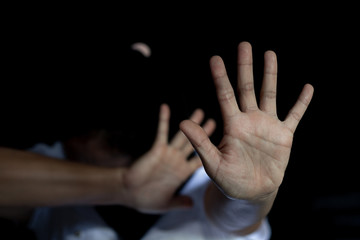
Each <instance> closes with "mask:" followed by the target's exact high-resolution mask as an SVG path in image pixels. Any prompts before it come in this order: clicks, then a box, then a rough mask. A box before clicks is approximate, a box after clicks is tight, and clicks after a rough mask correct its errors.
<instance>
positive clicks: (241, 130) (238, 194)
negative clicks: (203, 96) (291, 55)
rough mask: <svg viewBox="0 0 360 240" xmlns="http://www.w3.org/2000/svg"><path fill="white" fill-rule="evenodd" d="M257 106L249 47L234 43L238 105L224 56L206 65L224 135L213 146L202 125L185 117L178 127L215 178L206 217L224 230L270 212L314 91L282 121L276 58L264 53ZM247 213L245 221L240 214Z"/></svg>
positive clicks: (242, 227)
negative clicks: (208, 67)
mask: <svg viewBox="0 0 360 240" xmlns="http://www.w3.org/2000/svg"><path fill="white" fill-rule="evenodd" d="M264 57H265V69H264V78H263V84H262V89H261V96H260V104H259V105H258V104H257V101H256V97H255V91H254V83H253V73H252V50H251V45H250V44H249V43H247V42H242V43H240V44H239V47H238V86H237V90H238V93H239V106H238V104H237V100H236V98H235V93H234V90H233V88H232V86H231V84H230V81H229V79H228V76H227V73H226V70H225V65H224V63H223V61H222V59H221V58H220V57H218V56H214V57H212V58H211V60H210V67H211V72H212V76H213V79H214V83H215V87H216V92H217V96H218V101H219V104H220V108H221V113H222V117H223V121H224V136H223V138H222V140H221V142H220V144H219V145H218V146H217V147H216V146H214V145H213V144H212V143H211V142H210V139H209V138H208V137H207V136H206V134H205V132H204V131H203V129H202V128H201V127H200V126H199V125H197V124H196V123H194V122H191V121H189V120H185V121H183V122H182V123H181V125H180V128H181V130H182V131H183V132H184V134H185V135H186V136H187V137H188V139H189V140H190V142H191V143H192V144H193V146H194V147H195V149H196V150H197V152H198V153H199V155H200V158H201V160H202V162H203V165H204V168H205V170H206V172H207V174H208V175H209V177H210V178H211V179H212V180H213V182H214V184H212V185H210V186H209V189H208V191H207V193H206V196H205V207H206V211H207V213H208V216H209V217H210V219H212V220H213V222H214V223H215V224H216V225H218V226H219V227H220V228H222V229H223V230H224V231H227V232H231V233H239V234H248V233H250V232H252V231H254V230H256V229H257V227H258V226H259V225H260V223H261V221H262V220H263V219H264V218H265V217H266V216H267V214H268V213H269V211H270V209H271V207H272V205H273V202H274V200H275V198H276V194H277V191H278V188H279V187H280V184H281V182H282V180H283V176H284V173H285V169H286V167H287V164H288V161H289V157H290V150H291V146H292V140H293V134H294V132H295V129H296V127H297V125H298V123H299V121H300V119H301V117H302V116H303V114H304V113H305V110H306V108H307V106H308V104H309V103H310V100H311V98H312V95H313V87H312V86H311V85H309V84H307V85H305V87H304V88H303V90H302V92H301V94H300V96H299V98H298V101H297V102H296V103H295V105H294V107H293V108H292V109H291V110H290V111H289V114H288V116H287V117H286V119H285V120H284V121H280V120H279V119H278V117H277V113H276V81H277V80H276V79H277V61H276V55H275V53H274V52H272V51H267V52H266V53H265V56H264ZM244 215H245V216H247V217H246V219H247V220H246V221H245V222H244V221H243V220H244V219H242V218H241V217H239V216H244Z"/></svg>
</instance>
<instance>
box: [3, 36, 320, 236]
mask: <svg viewBox="0 0 360 240" xmlns="http://www.w3.org/2000/svg"><path fill="white" fill-rule="evenodd" d="M264 59H265V68H264V77H263V84H262V88H261V96H260V102H259V104H258V103H257V101H256V97H255V92H254V84H253V73H252V50H251V45H250V44H249V43H248V42H242V43H240V44H239V47H238V81H237V94H238V100H237V99H236V95H235V92H234V90H233V88H232V86H231V84H230V81H229V79H228V76H227V73H226V69H225V65H224V62H223V60H222V59H221V58H220V57H219V56H214V57H212V58H211V59H210V68H211V73H212V76H213V79H214V84H215V87H216V93H217V97H218V101H219V104H220V108H221V113H222V117H223V122H224V126H223V129H224V135H223V138H222V140H221V142H220V144H219V145H218V146H215V145H213V144H212V143H211V141H210V139H209V136H210V135H211V134H212V132H213V131H214V130H215V122H214V121H213V120H208V121H207V122H205V124H204V125H202V126H200V124H201V122H202V120H203V117H204V113H203V112H202V110H200V109H198V110H196V111H195V112H194V113H193V114H192V116H191V117H190V119H189V120H185V121H183V122H181V124H180V129H181V131H179V132H178V133H177V134H176V135H175V136H174V138H173V139H171V140H170V141H168V132H169V130H168V128H169V119H170V109H169V107H168V106H167V105H166V104H164V105H162V106H161V109H160V114H159V125H158V132H157V136H156V138H155V142H154V144H153V146H152V147H151V149H150V150H149V151H148V152H147V153H145V154H144V155H143V156H141V157H140V158H139V159H138V160H137V161H136V162H135V163H134V164H132V165H131V166H129V167H121V166H117V167H114V166H112V167H106V166H98V165H90V164H85V163H78V162H70V161H59V160H57V159H53V158H49V157H45V156H41V155H38V154H34V153H30V152H26V151H19V150H14V149H8V148H0V160H1V161H0V192H1V194H0V206H2V207H5V208H6V209H7V210H9V209H10V208H12V209H15V208H22V207H37V206H44V205H45V206H59V205H71V204H120V205H124V206H129V207H133V208H135V209H137V210H139V211H142V212H148V213H154V212H157V213H158V212H165V211H169V210H171V209H175V208H184V207H185V208H188V207H191V206H192V202H191V199H190V198H189V197H188V196H177V195H175V194H174V193H175V192H176V190H177V189H178V187H180V186H181V185H182V184H183V182H184V181H185V180H186V179H187V178H188V177H190V176H191V175H192V174H193V172H194V171H195V170H196V169H198V168H199V167H200V166H201V163H202V164H203V166H204V168H205V171H206V172H207V174H208V175H209V177H210V178H211V179H212V180H213V182H212V183H211V184H209V185H208V186H207V191H206V194H205V196H204V204H205V210H206V212H207V214H208V216H209V218H210V219H211V220H212V221H213V222H214V224H216V225H217V226H218V227H220V228H222V229H223V230H224V231H228V232H231V233H235V234H240V235H244V234H248V233H250V232H253V231H255V230H256V229H257V228H258V226H259V225H260V223H261V221H262V220H263V219H264V218H265V217H266V216H267V214H268V212H269V211H270V209H271V207H272V204H273V202H274V200H275V198H276V194H277V192H278V190H279V187H280V185H281V182H282V180H283V177H284V172H285V169H286V167H287V164H288V161H289V157H290V151H291V147H292V141H293V135H294V132H295V130H296V127H297V125H298V124H299V121H300V119H301V118H302V116H303V115H304V113H305V111H306V109H307V107H308V105H309V103H310V101H311V98H312V95H313V91H314V90H313V87H312V86H311V85H310V84H306V85H305V86H304V88H303V90H302V92H301V94H300V96H299V98H298V100H297V102H296V103H295V105H294V106H293V107H292V108H291V109H290V111H289V114H288V115H287V117H286V118H285V120H284V121H281V120H279V119H278V117H277V114H276V79H277V61H276V55H275V53H274V52H272V51H267V52H266V53H265V55H264ZM238 102H239V104H238ZM191 145H192V146H193V147H194V148H195V150H196V151H197V153H198V154H199V156H200V160H199V157H198V156H196V157H193V158H192V159H188V158H189V156H190V155H191V153H192V152H193V148H192V146H191ZM154 193H156V194H154ZM244 201H245V202H244ZM244 203H246V205H247V206H248V207H249V208H247V209H244V208H242V207H240V206H243V205H244ZM249 209H250V211H249ZM245 210H246V214H247V215H246V216H247V217H248V219H250V220H249V221H247V223H246V224H245V225H244V224H243V223H242V222H240V221H239V216H242V215H244V214H245ZM0 215H1V208H0ZM7 216H8V215H7Z"/></svg>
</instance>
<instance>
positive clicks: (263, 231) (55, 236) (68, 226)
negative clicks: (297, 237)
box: [29, 142, 271, 240]
mask: <svg viewBox="0 0 360 240" xmlns="http://www.w3.org/2000/svg"><path fill="white" fill-rule="evenodd" d="M29 150H30V151H33V152H36V153H39V154H43V155H46V156H50V157H55V158H59V159H64V158H65V154H64V151H63V146H62V144H61V143H60V142H56V143H55V144H54V145H53V146H48V145H45V144H42V143H40V144H37V145H35V146H34V147H32V148H31V149H29ZM210 181H211V180H210V178H209V177H208V176H207V174H206V173H205V171H204V168H200V169H198V170H197V171H196V172H195V173H194V174H193V176H192V177H191V178H190V180H189V181H188V182H187V183H186V184H185V186H184V187H183V189H182V191H181V194H184V195H188V196H190V197H191V198H192V199H193V202H194V206H193V207H192V208H191V209H188V210H173V211H170V212H168V213H166V214H164V215H163V216H162V217H161V218H160V219H159V220H158V221H157V222H156V223H155V224H154V226H152V227H151V228H150V229H149V231H148V232H147V233H146V234H145V235H144V236H143V237H142V240H162V239H163V240H185V239H186V240H203V239H206V240H213V239H214V240H215V239H216V240H221V239H224V240H225V239H226V240H268V239H270V236H271V228H270V225H269V223H268V221H267V220H264V221H263V223H262V224H261V226H260V228H259V229H258V230H257V231H255V232H253V233H251V234H249V235H247V236H235V235H230V234H228V233H225V232H223V231H221V229H219V228H217V227H216V226H215V225H213V224H212V223H211V222H210V221H209V219H208V218H207V216H206V213H205V210H204V206H203V198H204V193H205V190H206V187H207V185H208V183H209V182H210ZM29 228H30V229H32V230H33V231H34V232H35V234H36V235H37V237H38V239H39V240H75V239H76V240H80V239H86V240H120V238H119V236H117V234H116V232H115V231H114V230H113V229H111V228H110V227H109V226H107V225H106V223H105V222H104V221H103V220H102V219H101V217H100V216H99V215H98V214H97V212H96V211H95V210H94V209H93V208H92V207H88V206H79V207H72V206H69V207H59V208H47V207H46V208H38V209H37V210H36V211H35V213H34V215H33V217H32V220H31V221H30V224H29Z"/></svg>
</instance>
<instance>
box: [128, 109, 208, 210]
mask: <svg viewBox="0 0 360 240" xmlns="http://www.w3.org/2000/svg"><path fill="white" fill-rule="evenodd" d="M203 118H204V112H203V111H202V110H201V109H197V110H195V111H194V112H193V114H192V115H191V117H190V120H191V121H193V122H195V123H197V124H200V123H201V122H202V120H203ZM169 119H170V108H169V106H168V105H166V104H163V105H161V109H160V114H159V125H158V130H157V136H156V138H155V142H154V144H153V146H152V148H151V149H150V150H149V151H148V152H147V153H145V154H144V155H143V156H141V157H140V158H139V159H138V160H137V161H136V162H135V163H134V164H133V165H132V166H131V167H130V169H129V170H128V171H127V174H126V175H125V178H124V182H125V187H126V189H127V190H128V192H129V194H128V195H130V196H131V199H130V200H129V201H130V202H131V204H130V205H132V206H133V207H134V208H136V209H137V210H139V211H142V212H147V213H158V212H164V211H167V210H171V209H174V208H181V207H190V206H192V200H191V198H190V197H188V196H181V195H179V196H175V195H174V193H175V192H176V190H177V189H178V188H179V187H180V186H181V185H182V184H183V183H184V182H185V180H187V179H188V177H190V176H191V175H192V174H193V173H194V171H195V170H196V169H198V168H199V167H200V166H202V163H201V160H200V158H199V157H198V156H197V155H194V156H192V153H193V152H194V148H193V147H192V145H191V144H190V142H189V141H188V140H187V138H186V137H185V135H184V134H183V133H182V132H181V131H178V132H177V133H176V135H175V136H174V137H173V139H172V140H171V141H170V143H169V142H168V134H169ZM203 128H204V131H205V132H206V133H205V134H207V136H208V135H209V136H210V135H211V134H212V133H213V132H214V130H215V121H214V120H212V119H209V120H207V121H206V122H205V124H204V125H203ZM189 157H190V159H189Z"/></svg>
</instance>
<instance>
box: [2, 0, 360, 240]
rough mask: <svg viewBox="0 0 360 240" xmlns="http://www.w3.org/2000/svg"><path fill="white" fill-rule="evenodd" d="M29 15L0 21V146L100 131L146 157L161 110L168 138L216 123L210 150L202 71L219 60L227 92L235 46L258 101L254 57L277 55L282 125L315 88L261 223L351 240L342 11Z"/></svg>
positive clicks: (350, 67)
mask: <svg viewBox="0 0 360 240" xmlns="http://www.w3.org/2000/svg"><path fill="white" fill-rule="evenodd" d="M18 7H19V6H18ZM31 7H32V8H31V11H28V10H27V6H21V8H11V14H9V15H8V16H6V17H4V18H3V25H2V26H3V27H2V34H1V35H2V37H1V38H2V42H3V43H2V46H1V52H2V54H1V58H2V61H1V62H2V63H1V65H2V67H1V69H2V70H1V85H0V104H1V120H0V129H1V134H0V135H1V139H0V140H1V145H4V146H11V147H16V148H27V147H30V146H31V145H32V144H34V143H36V142H47V143H51V142H53V141H56V140H59V139H60V140H61V139H66V138H68V137H70V136H73V135H74V134H79V133H82V132H84V131H86V130H89V129H92V128H108V129H111V130H115V131H122V132H124V136H127V137H128V138H129V141H127V140H126V141H125V140H124V141H125V142H126V144H128V145H131V147H132V148H133V149H132V151H136V152H137V153H138V154H140V153H142V152H144V151H146V150H147V149H148V148H149V147H150V146H151V143H152V141H153V138H154V136H155V131H156V125H157V118H158V110H159V106H160V104H161V103H163V102H166V103H168V104H169V105H170V107H171V110H172V117H171V133H170V134H174V133H175V132H176V131H177V130H178V124H179V122H180V121H181V120H183V119H185V118H187V117H188V116H189V115H190V114H191V112H192V111H193V110H194V109H195V108H198V107H200V108H202V109H204V111H205V113H206V117H211V118H214V119H215V120H216V121H217V123H218V129H217V131H216V132H215V134H214V135H213V136H212V141H213V142H214V143H215V144H216V143H218V142H219V141H220V139H221V131H222V129H221V116H220V112H219V106H218V104H217V100H216V95H215V89H214V87H213V83H212V79H211V76H210V70H209V66H208V63H209V59H210V57H211V56H212V55H220V56H221V57H223V59H224V61H225V65H226V67H227V70H228V74H229V77H230V78H231V81H232V83H233V84H234V86H235V84H236V74H235V71H236V54H237V45H238V43H239V42H241V41H249V42H250V43H251V44H252V47H253V57H254V74H255V81H256V82H255V84H256V87H257V91H258V90H259V88H260V86H261V79H262V71H263V54H264V52H265V51H266V50H274V51H275V52H276V53H277V56H278V65H279V76H278V99H277V101H278V115H279V118H280V119H284V117H285V116H286V113H287V111H288V110H289V109H290V108H291V106H292V105H293V104H294V103H295V101H296V98H297V96H298V95H299V93H300V91H301V89H302V87H303V85H304V84H305V83H311V84H312V85H313V86H314V88H315V93H314V98H313V101H312V103H311V104H310V106H309V108H308V111H307V112H306V113H305V115H304V117H303V119H302V120H301V123H300V125H299V126H298V128H297V131H296V133H295V139H294V145H293V149H292V153H291V158H290V162H289V165H288V168H287V170H286V174H285V179H284V182H283V184H282V186H281V188H280V191H279V194H278V197H277V199H276V201H275V204H274V207H273V209H272V211H271V213H270V215H269V221H270V224H271V226H272V231H273V239H309V238H310V237H309V236H315V237H323V238H322V239H350V238H351V237H353V238H356V237H357V238H358V239H359V238H360V236H359V233H357V232H356V230H357V229H359V227H360V223H359V222H360V220H359V218H360V189H359V184H358V183H359V180H358V179H359V178H358V168H357V167H356V166H357V161H358V160H359V157H358V155H357V151H356V149H357V147H358V146H357V143H358V133H359V131H358V130H359V129H358V125H357V124H358V120H357V119H358V102H359V101H358V97H357V96H358V90H357V85H358V84H357V82H358V81H359V74H358V69H359V67H358V65H359V60H358V54H359V41H358V40H359V37H358V34H357V31H358V30H357V29H358V27H357V26H356V17H355V16H354V15H352V13H351V11H350V10H351V6H347V7H346V8H345V9H344V10H342V9H340V8H337V6H332V8H330V9H329V8H324V9H313V8H312V7H311V6H307V7H304V8H302V9H301V10H299V12H296V11H294V9H295V8H294V7H293V6H292V7H289V6H288V7H289V8H284V9H285V10H286V11H285V10H283V11H279V12H281V13H286V14H283V15H281V14H278V13H277V12H276V13H275V12H272V11H271V10H270V9H268V10H267V11H264V12H265V13H263V12H262V13H261V14H260V13H258V14H256V15H255V14H252V13H253V12H256V8H251V10H252V11H251V13H249V12H248V11H247V9H246V8H245V7H244V8H239V9H238V10H235V11H234V9H233V8H232V7H230V6H229V7H224V8H221V9H220V8H219V9H217V8H216V7H215V8H214V9H212V10H206V11H205V10H204V9H201V8H198V9H196V10H195V9H194V8H192V7H188V8H184V9H178V8H176V7H171V8H165V9H164V8H162V10H161V9H158V8H157V7H155V6H154V7H153V8H146V7H144V8H143V9H142V10H141V11H140V8H139V7H135V6H132V7H128V6H117V7H116V8H115V7H112V6H106V7H102V8H97V6H91V8H86V7H85V6H81V7H76V8H72V7H71V6H65V7H64V6H62V8H60V7H53V6H51V7H47V6H45V7H44V6H41V7H40V6H31ZM185 9H186V10H185ZM189 9H190V10H189ZM177 10H178V11H177ZM263 10H264V9H263ZM134 42H145V43H147V44H148V45H149V46H150V48H151V49H152V56H151V57H150V58H144V57H143V56H142V55H141V54H140V53H138V52H135V51H133V50H131V48H130V46H131V44H132V43H134Z"/></svg>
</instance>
